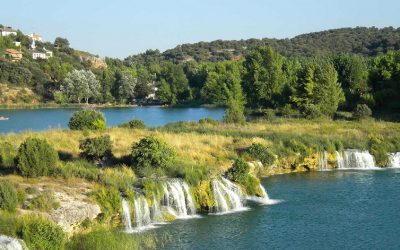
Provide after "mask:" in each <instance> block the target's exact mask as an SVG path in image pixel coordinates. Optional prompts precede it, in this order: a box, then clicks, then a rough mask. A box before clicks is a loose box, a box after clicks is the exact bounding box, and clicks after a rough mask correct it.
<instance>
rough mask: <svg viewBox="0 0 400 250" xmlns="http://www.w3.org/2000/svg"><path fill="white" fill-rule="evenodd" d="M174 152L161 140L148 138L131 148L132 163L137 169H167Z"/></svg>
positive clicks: (172, 159) (173, 157)
mask: <svg viewBox="0 0 400 250" xmlns="http://www.w3.org/2000/svg"><path fill="white" fill-rule="evenodd" d="M174 159H175V151H174V150H173V149H172V148H170V147H168V145H167V144H166V143H165V142H164V141H163V140H161V139H159V138H156V137H152V136H148V137H145V138H143V139H141V140H140V141H139V142H138V143H136V144H134V145H133V147H132V163H133V165H134V166H136V167H138V168H154V169H156V168H162V169H165V168H168V166H169V165H170V164H171V163H172V162H173V161H174Z"/></svg>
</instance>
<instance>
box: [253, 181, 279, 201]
mask: <svg viewBox="0 0 400 250" xmlns="http://www.w3.org/2000/svg"><path fill="white" fill-rule="evenodd" d="M260 189H261V193H262V197H257V196H249V197H247V199H248V200H251V201H254V202H257V203H261V204H264V205H274V204H278V203H281V202H282V200H275V199H271V198H269V195H268V193H267V191H266V190H265V188H264V187H263V185H261V184H260Z"/></svg>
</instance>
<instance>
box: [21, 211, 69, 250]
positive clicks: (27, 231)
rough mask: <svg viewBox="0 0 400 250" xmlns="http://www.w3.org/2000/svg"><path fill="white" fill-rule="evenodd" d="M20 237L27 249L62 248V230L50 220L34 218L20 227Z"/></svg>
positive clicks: (63, 240) (46, 249) (45, 249)
mask: <svg viewBox="0 0 400 250" xmlns="http://www.w3.org/2000/svg"><path fill="white" fill-rule="evenodd" d="M22 237H23V239H24V241H25V243H26V244H27V245H28V248H29V249H40V250H53V249H63V248H64V242H65V235H64V231H63V230H62V228H61V227H59V226H58V225H56V224H54V223H53V222H51V221H48V220H45V219H42V218H34V219H31V220H30V221H28V222H26V224H25V225H24V226H23V228H22Z"/></svg>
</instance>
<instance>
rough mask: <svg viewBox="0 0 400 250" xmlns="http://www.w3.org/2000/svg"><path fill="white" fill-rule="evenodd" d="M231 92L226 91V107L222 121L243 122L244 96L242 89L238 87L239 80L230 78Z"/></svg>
mask: <svg viewBox="0 0 400 250" xmlns="http://www.w3.org/2000/svg"><path fill="white" fill-rule="evenodd" d="M231 80H232V83H231V84H232V87H231V90H230V91H229V90H227V91H228V93H229V96H228V107H227V109H226V111H225V116H224V121H225V122H234V123H242V122H244V121H245V117H244V104H245V100H244V96H243V92H242V87H241V85H240V78H236V79H235V78H232V79H231Z"/></svg>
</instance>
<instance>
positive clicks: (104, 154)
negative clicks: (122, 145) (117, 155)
mask: <svg viewBox="0 0 400 250" xmlns="http://www.w3.org/2000/svg"><path fill="white" fill-rule="evenodd" d="M79 149H80V150H82V153H81V155H82V156H83V157H85V158H86V159H88V160H95V161H104V160H106V159H108V158H111V157H112V151H111V150H112V145H111V139H110V136H109V135H104V136H100V137H95V138H86V139H84V140H81V141H80V143H79Z"/></svg>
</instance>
